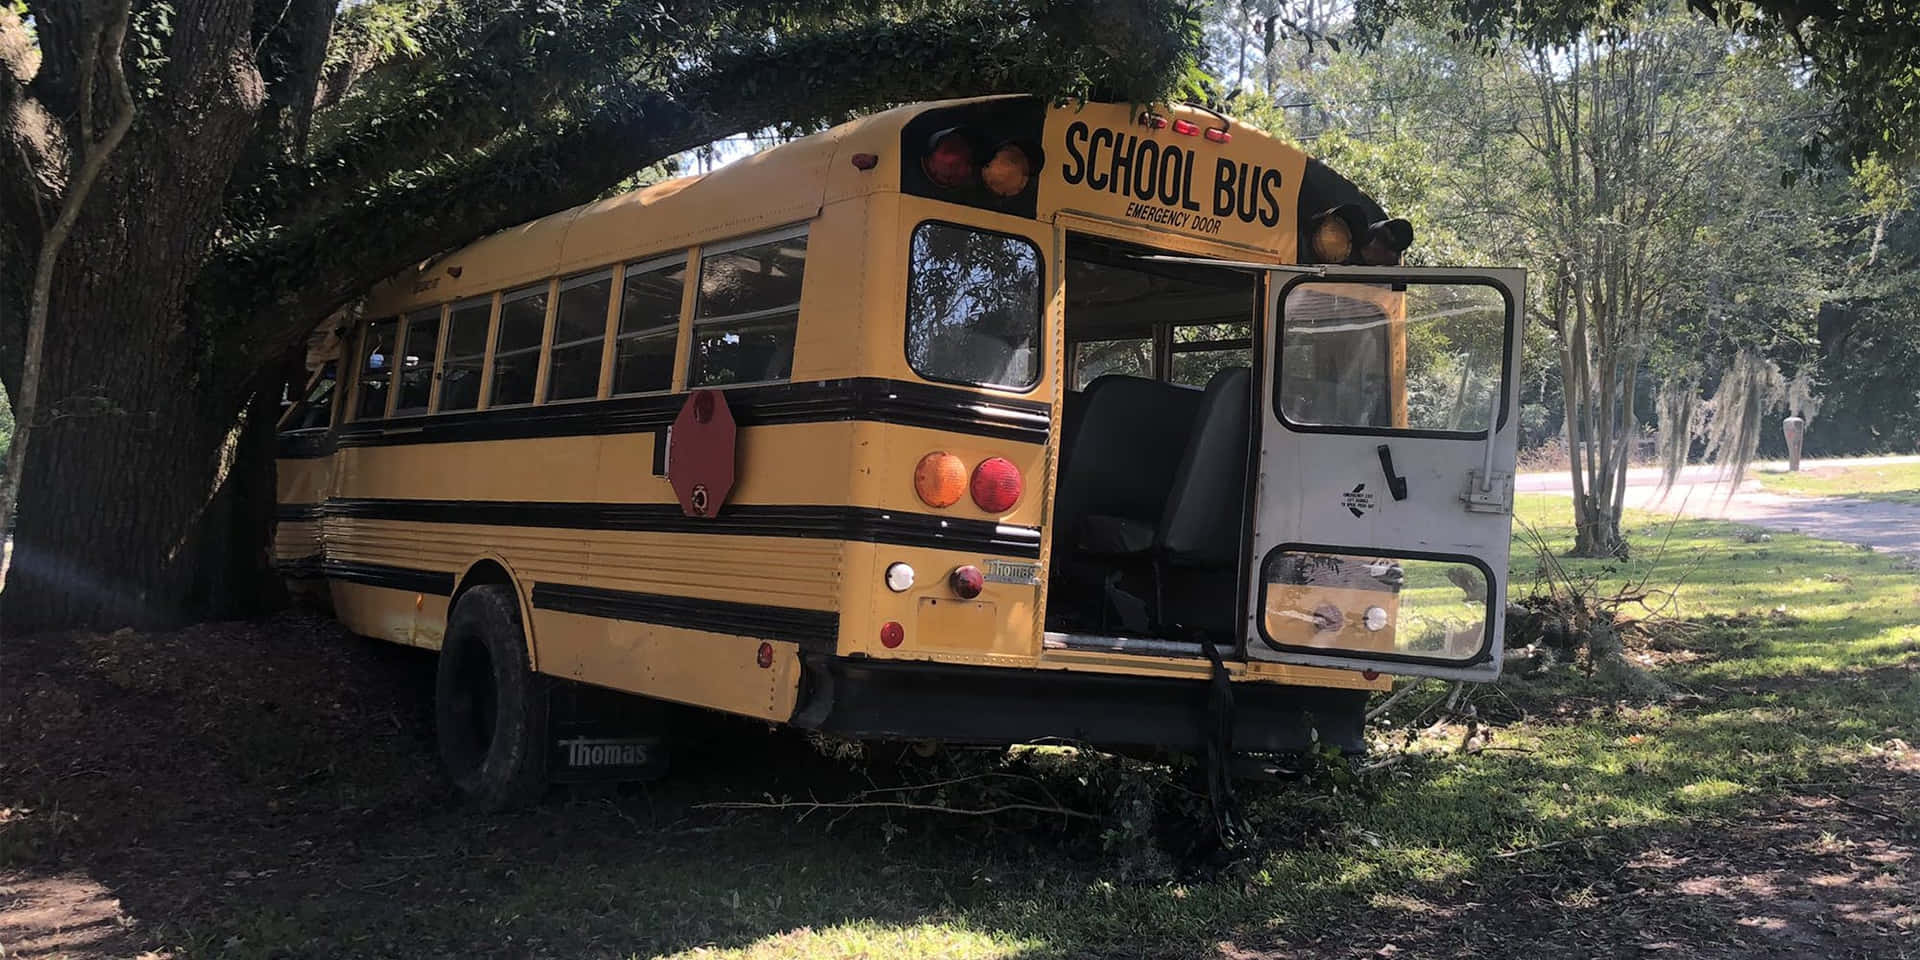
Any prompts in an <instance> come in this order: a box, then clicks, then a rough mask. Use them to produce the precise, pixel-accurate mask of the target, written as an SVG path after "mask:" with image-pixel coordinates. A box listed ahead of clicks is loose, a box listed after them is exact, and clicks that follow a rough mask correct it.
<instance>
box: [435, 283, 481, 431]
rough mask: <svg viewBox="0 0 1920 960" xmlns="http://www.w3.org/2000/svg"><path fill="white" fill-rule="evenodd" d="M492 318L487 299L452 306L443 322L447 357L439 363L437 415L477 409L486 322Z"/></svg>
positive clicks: (476, 299) (479, 298)
mask: <svg viewBox="0 0 1920 960" xmlns="http://www.w3.org/2000/svg"><path fill="white" fill-rule="evenodd" d="M492 315H493V298H492V297H491V296H486V297H475V298H473V299H472V300H465V301H462V302H460V303H456V304H454V305H453V313H452V314H450V315H449V317H448V320H447V357H446V359H445V360H443V361H441V363H440V406H439V407H438V408H437V409H439V410H440V411H441V412H446V411H449V410H472V409H473V408H474V407H477V406H479V405H480V374H481V371H482V370H483V369H484V368H485V366H486V359H487V321H488V320H489V319H490V318H491V317H492Z"/></svg>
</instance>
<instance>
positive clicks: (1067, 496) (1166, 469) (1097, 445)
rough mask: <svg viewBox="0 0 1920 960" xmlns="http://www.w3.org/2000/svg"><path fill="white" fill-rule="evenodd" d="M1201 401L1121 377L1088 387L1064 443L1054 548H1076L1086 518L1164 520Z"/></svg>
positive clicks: (1190, 393)
mask: <svg viewBox="0 0 1920 960" xmlns="http://www.w3.org/2000/svg"><path fill="white" fill-rule="evenodd" d="M1201 397H1202V394H1201V391H1199V390H1195V389H1193V388H1192V387H1183V386H1180V385H1178V384H1169V383H1161V382H1159V381H1157V380H1147V379H1144V378H1141V377H1128V376H1122V375H1119V374H1109V375H1107V376H1104V377H1099V378H1097V379H1095V380H1094V381H1093V382H1092V383H1090V384H1088V385H1087V389H1086V390H1085V391H1083V393H1082V396H1081V397H1080V400H1079V403H1078V406H1079V408H1080V409H1079V411H1078V416H1077V417H1073V418H1070V419H1069V427H1070V430H1069V432H1068V433H1067V434H1065V436H1064V437H1063V440H1064V442H1063V444H1062V447H1063V452H1062V455H1061V459H1060V462H1061V472H1060V489H1059V492H1058V494H1057V495H1056V497H1055V500H1054V510H1053V532H1054V541H1053V542H1054V544H1055V545H1056V549H1058V548H1060V547H1066V548H1068V549H1071V548H1072V546H1073V545H1075V544H1076V543H1077V542H1078V541H1077V540H1076V539H1075V538H1074V537H1075V534H1076V532H1077V531H1078V530H1079V527H1080V523H1081V520H1082V518H1084V517H1086V516H1087V515H1088V514H1102V515H1106V516H1112V517H1120V518H1124V519H1130V520H1138V521H1140V522H1141V523H1144V524H1146V525H1148V526H1152V525H1153V524H1155V523H1157V522H1158V521H1159V519H1160V516H1161V513H1162V511H1164V510H1165V509H1166V504H1167V493H1168V491H1169V490H1171V489H1172V488H1173V479H1174V471H1175V469H1176V468H1177V467H1178V466H1179V463H1180V451H1181V450H1183V449H1185V448H1186V446H1187V435H1188V433H1190V432H1191V431H1192V429H1193V420H1194V416H1195V415H1196V414H1197V413H1198V412H1199V410H1200V401H1201ZM1068 404H1069V406H1073V405H1074V404H1073V401H1071V400H1069V401H1068Z"/></svg>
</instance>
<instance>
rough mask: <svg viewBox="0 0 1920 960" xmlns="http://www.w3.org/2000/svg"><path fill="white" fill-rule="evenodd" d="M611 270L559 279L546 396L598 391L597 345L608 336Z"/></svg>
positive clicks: (568, 397) (577, 395)
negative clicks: (558, 298)
mask: <svg viewBox="0 0 1920 960" xmlns="http://www.w3.org/2000/svg"><path fill="white" fill-rule="evenodd" d="M612 297H613V271H611V270H602V271H600V272H598V273H589V274H587V275H585V276H580V277H573V278H571V279H567V280H562V281H560V301H559V302H558V303H557V304H555V306H554V315H553V349H552V350H550V351H548V354H547V400H548V402H552V401H555V400H584V399H586V398H588V397H593V396H597V395H598V394H599V393H600V347H601V344H603V343H605V342H606V339H607V303H608V301H609V300H611V299H612Z"/></svg>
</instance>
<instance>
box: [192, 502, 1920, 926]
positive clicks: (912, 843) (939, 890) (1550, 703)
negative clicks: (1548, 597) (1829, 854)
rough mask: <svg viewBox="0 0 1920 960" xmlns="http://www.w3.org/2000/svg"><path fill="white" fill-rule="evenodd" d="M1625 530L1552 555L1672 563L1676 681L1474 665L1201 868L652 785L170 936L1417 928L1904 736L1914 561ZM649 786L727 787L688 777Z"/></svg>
mask: <svg viewBox="0 0 1920 960" xmlns="http://www.w3.org/2000/svg"><path fill="white" fill-rule="evenodd" d="M1568 505H1569V504H1568V500H1567V499H1566V498H1564V497H1553V496H1531V497H1522V498H1521V502H1520V504H1519V517H1520V519H1521V520H1522V521H1524V522H1525V523H1527V524H1529V525H1531V526H1532V527H1534V528H1535V529H1537V530H1538V531H1539V533H1540V534H1541V536H1543V537H1544V538H1545V539H1546V541H1547V542H1548V544H1549V545H1550V546H1551V547H1552V548H1553V549H1554V550H1555V551H1557V552H1564V550H1566V549H1567V548H1568V547H1570V545H1571V540H1572V530H1571V527H1570V525H1569V522H1568V517H1567V516H1566V511H1567V509H1568ZM1627 528H1628V530H1629V536H1630V538H1631V541H1632V543H1633V545H1634V554H1633V558H1632V559H1631V560H1627V561H1621V562H1614V561H1566V563H1567V566H1568V567H1569V568H1570V569H1572V570H1573V571H1575V572H1576V573H1578V574H1581V575H1592V576H1596V577H1599V578H1601V580H1602V581H1603V582H1605V583H1610V584H1625V583H1634V582H1639V581H1641V580H1645V582H1646V583H1648V584H1649V585H1651V586H1656V587H1658V586H1671V585H1673V584H1675V583H1679V584H1680V586H1679V589H1678V592H1677V596H1676V597H1674V598H1673V599H1672V602H1671V604H1670V605H1669V606H1668V608H1667V612H1668V613H1669V614H1671V615H1673V616H1676V617H1679V618H1681V619H1682V620H1683V621H1684V622H1685V626H1684V627H1683V628H1682V633H1681V634H1680V635H1679V639H1680V642H1681V644H1682V645H1683V646H1684V647H1685V651H1684V653H1685V656H1675V657H1673V658H1672V659H1671V660H1669V661H1665V662H1663V663H1661V664H1660V665H1657V666H1656V667H1654V668H1653V669H1654V672H1656V673H1657V675H1658V676H1660V678H1661V679H1663V680H1665V681H1666V682H1668V683H1669V684H1672V685H1673V686H1674V687H1675V688H1676V689H1678V690H1681V691H1683V692H1685V693H1686V694H1687V696H1686V697H1685V698H1684V699H1682V700H1679V701H1675V702H1662V703H1654V704H1643V705H1631V704H1627V705H1622V704H1617V703H1614V702H1612V701H1611V700H1609V699H1607V698H1604V697H1600V696H1597V695H1596V691H1595V690H1594V689H1592V688H1591V687H1590V686H1589V684H1590V681H1585V680H1584V679H1582V678H1580V677H1578V676H1574V677H1571V678H1569V679H1567V680H1565V681H1564V682H1562V683H1561V684H1560V685H1559V686H1552V687H1548V688H1545V689H1543V688H1541V687H1540V686H1538V685H1537V684H1536V685H1532V686H1529V685H1524V684H1503V685H1502V686H1500V687H1482V688H1478V689H1477V690H1475V691H1474V693H1473V697H1474V702H1475V703H1477V704H1479V705H1480V706H1481V707H1482V709H1483V710H1485V711H1486V712H1487V713H1489V714H1493V713H1496V712H1499V711H1511V710H1512V709H1513V707H1514V706H1515V705H1524V706H1526V707H1527V708H1528V709H1527V715H1526V717H1525V719H1522V720H1519V721H1517V722H1511V723H1507V724H1505V725H1503V726H1502V727H1501V728H1500V729H1499V730H1498V735H1497V742H1496V743H1497V746H1498V747H1499V748H1500V749H1498V750H1497V751H1495V750H1489V751H1487V752H1483V753H1479V754H1475V755H1460V754H1458V753H1456V752H1455V751H1454V750H1453V747H1454V746H1456V745H1457V744H1458V743H1459V741H1460V739H1461V731H1460V730H1458V729H1457V728H1448V729H1445V730H1442V731H1440V732H1437V733H1433V734H1431V735H1430V736H1426V737H1423V738H1422V739H1420V740H1419V741H1418V743H1419V746H1420V747H1421V749H1423V750H1425V751H1427V753H1426V754H1425V756H1424V758H1422V759H1417V760H1410V761H1407V762H1404V763H1402V764H1400V765H1397V766H1395V767H1393V768H1391V769H1389V770H1388V771H1386V772H1385V773H1384V774H1381V775H1379V776H1377V777H1376V778H1372V779H1370V780H1369V782H1368V783H1366V784H1364V785H1362V786H1363V789H1358V790H1356V789H1353V788H1352V785H1351V784H1344V785H1342V786H1340V787H1338V788H1335V789H1328V788H1326V787H1324V786H1314V787H1300V786H1291V787H1264V788H1258V789H1255V788H1248V789H1247V791H1246V794H1247V798H1248V801H1249V809H1250V812H1251V814H1252V816H1253V818H1254V819H1255V821H1256V822H1257V823H1258V824H1259V825H1260V828H1261V829H1262V831H1263V834H1264V835H1265V836H1266V837H1267V838H1268V839H1269V840H1272V841H1275V842H1274V843H1273V844H1272V846H1271V847H1270V848H1269V849H1268V852H1266V853H1264V854H1261V855H1260V856H1258V857H1257V859H1256V860H1254V861H1253V862H1252V863H1249V864H1246V865H1245V867H1244V869H1237V870H1235V871H1231V872H1229V873H1227V874H1226V875H1224V876H1223V877H1222V878H1220V879H1215V880H1199V881H1191V882H1181V881H1177V880H1173V879H1166V878H1164V877H1158V878H1155V877H1152V876H1150V875H1149V876H1147V877H1144V878H1143V877H1142V876H1141V875H1138V874H1134V875H1129V874H1128V872H1127V869H1126V867H1125V865H1126V864H1128V863H1131V862H1132V861H1131V860H1130V859H1129V858H1127V857H1125V856H1122V854H1124V853H1126V852H1127V846H1128V844H1132V843H1137V842H1138V841H1128V840H1118V841H1116V842H1115V846H1114V847H1113V848H1112V849H1109V850H1108V851H1107V852H1106V853H1104V854H1101V853H1098V852H1097V851H1096V852H1091V853H1090V852H1089V851H1088V850H1087V849H1086V846H1087V845H1086V844H1084V843H1082V844H1078V845H1074V844H1067V843H1063V842H1061V841H1059V840H1057V839H1053V838H1050V837H1045V836H1040V837H1035V836H1031V835H1027V834H1022V833H1017V832H1010V831H1004V830H1001V831H996V830H994V829H993V828H992V827H991V826H986V825H982V824H981V823H979V822H976V821H962V820H957V819H955V818H943V817H938V816H926V815H915V814H906V815H900V814H888V815H878V814H872V815H869V814H863V815H857V816H853V817H849V818H846V819H844V820H841V821H835V820H833V819H832V814H830V813H819V814H815V815H813V816H810V817H808V818H806V819H796V818H795V817H794V816H793V815H791V814H787V813H769V814H749V815H740V816H735V817H729V818H727V819H724V820H722V821H720V825H719V826H714V825H713V820H712V819H711V818H706V819H703V818H702V816H701V815H692V816H687V817H685V818H680V817H679V815H670V816H667V817H664V818H662V817H658V816H657V815H656V814H655V813H654V812H653V809H652V803H653V800H652V798H653V797H654V796H657V795H655V794H650V795H649V798H648V799H645V800H638V799H633V798H627V799H623V800H620V801H617V802H605V801H602V802H592V803H581V802H575V803H570V804H569V803H558V802H556V803H550V804H549V805H548V806H546V807H544V808H542V809H541V810H539V811H535V812H534V813H531V814H526V815H523V816H522V817H520V818H510V819H506V820H498V819H496V820H494V821H491V822H489V821H485V820H482V821H479V822H477V823H476V822H474V821H472V820H470V819H463V818H461V817H459V816H457V815H454V814H447V815H445V816H444V817H443V818H438V819H432V820H428V821H425V822H421V823H419V824H414V825H408V826H404V827H395V828H393V829H392V830H391V832H389V833H387V834H385V835H384V836H382V837H381V838H380V839H378V840H369V841H368V843H367V846H366V848H365V851H364V854H362V855H361V856H363V858H364V859H363V860H362V862H363V863H364V864H365V871H364V873H362V874H357V875H355V876H354V877H353V879H352V888H351V889H349V888H348V887H347V886H346V885H345V884H335V883H321V884H319V885H318V888H317V889H315V890H313V892H312V894H311V895H307V896H302V897H298V898H289V897H280V898H275V899H271V900H267V901H261V900H256V899H251V898H249V896H248V895H247V894H246V892H245V891H244V890H242V891H239V892H233V891H229V892H228V893H227V894H225V895H224V896H226V897H227V898H228V902H229V903H230V905H231V909H230V910H228V911H227V912H225V913H223V914H222V915H221V916H220V919H219V920H218V921H216V922H211V923H209V922H206V921H196V922H194V923H191V924H189V925H188V926H186V927H183V928H179V929H175V930H173V931H171V939H172V940H173V942H174V943H175V945H177V946H179V947H181V948H182V951H183V952H184V953H185V954H186V955H188V956H224V955H247V956H258V955H268V954H274V953H278V952H281V951H287V952H288V953H289V954H290V955H301V956H305V955H318V954H321V953H328V954H333V955H340V954H350V955H368V954H380V955H388V954H405V953H414V954H422V955H424V954H431V953H440V952H445V953H449V954H452V953H466V952H471V951H472V950H474V949H476V945H477V944H481V943H486V944H492V945H493V949H494V950H495V951H496V952H499V953H501V954H502V955H508V954H513V955H522V954H524V955H555V954H557V955H575V954H593V955H609V954H612V955H631V956H672V957H685V958H692V957H699V958H739V960H761V958H775V957H782V958H784V957H799V958H840V957H924V958H949V957H960V958H1023V960H1024V958H1042V957H1079V956H1086V955H1125V956H1140V955H1154V956H1157V955H1171V956H1191V955H1198V954H1201V953H1211V951H1212V946H1211V945H1212V944H1214V943H1215V942H1217V941H1220V940H1223V939H1245V940H1250V941H1255V942H1259V941H1262V940H1265V939H1268V938H1272V937H1282V938H1291V939H1299V938H1311V937H1313V936H1317V935H1318V934H1319V932H1321V931H1325V930H1328V929H1330V928H1334V927H1336V926H1337V925H1338V924H1340V923H1341V922H1343V921H1345V920H1348V919H1351V918H1352V917H1353V916H1354V915H1355V913H1356V911H1359V910H1363V909H1367V908H1369V907H1376V908H1381V909H1383V910H1387V911H1397V913H1396V914H1395V915H1397V916H1401V917H1402V921H1401V922H1406V923H1417V922H1418V917H1417V916H1413V915H1411V914H1408V913H1407V911H1409V910H1415V909H1418V908H1419V904H1420V902H1422V901H1432V900H1438V899H1444V898H1448V897H1453V898H1460V897H1465V898H1468V899H1472V898H1473V897H1474V896H1475V894H1474V891H1475V890H1477V889H1480V888H1481V887H1484V886H1486V885H1487V883H1488V882H1489V881H1491V880H1497V879H1498V878H1501V877H1511V876H1513V875H1514V874H1515V873H1516V872H1518V871H1528V870H1539V869H1549V870H1550V869H1551V867H1550V866H1548V865H1546V864H1543V863H1542V862H1541V861H1542V860H1543V859H1544V858H1552V857H1558V856H1563V855H1566V854H1568V853H1569V852H1570V851H1572V852H1577V851H1579V850H1581V849H1582V848H1589V852H1590V853H1593V854H1595V855H1596V856H1598V857H1601V858H1603V859H1604V858H1605V857H1609V856H1611V857H1614V858H1617V859H1624V858H1626V857H1628V856H1630V855H1631V853H1632V851H1634V850H1637V849H1640V848H1642V847H1644V846H1645V845H1646V844H1649V843H1652V842H1656V841H1657V839H1658V838H1659V837H1661V836H1672V835H1676V834H1683V833H1686V832H1689V831H1695V830H1700V829H1708V828H1711V826H1712V825H1713V824H1715V823H1718V822H1725V821H1726V820H1729V819H1733V818H1739V817H1741V816H1742V815H1743V812H1745V811H1750V810H1753V809H1754V808H1756V806H1757V805H1759V804H1761V803H1763V802H1764V801H1766V800H1767V799H1768V798H1769V797H1772V796H1775V795H1778V794H1780V793H1781V792H1783V791H1784V790H1787V789H1790V785H1792V784H1796V783H1804V782H1810V781H1821V782H1844V781H1846V780H1848V779H1849V777H1850V776H1851V774H1852V772H1853V771H1855V770H1856V769H1857V765H1858V764H1860V763H1862V762H1863V760H1864V758H1865V757H1866V756H1867V754H1868V752H1869V751H1870V750H1871V749H1872V748H1874V747H1875V746H1876V745H1880V744H1883V743H1885V742H1886V741H1887V740H1889V739H1891V738H1894V737H1901V738H1904V739H1906V740H1908V741H1920V672H1916V670H1915V667H1916V665H1917V664H1920V579H1917V578H1916V575H1915V574H1914V573H1912V572H1903V571H1901V570H1899V569H1896V567H1895V563H1896V561H1895V560H1894V559H1893V558H1890V557H1887V556H1884V555H1880V554H1875V553H1871V552H1867V551H1863V550H1860V549H1857V548H1854V547H1851V546H1847V545H1844V544H1836V543H1831V542H1826V541H1820V540H1815V539H1811V538H1807V537H1803V536H1796V535H1791V534H1776V535H1774V537H1773V539H1772V540H1771V541H1770V542H1768V543H1758V544H1749V543H1745V542H1743V541H1742V540H1741V539H1740V537H1739V534H1740V532H1741V530H1742V528H1740V527H1737V526H1735V525H1731V524H1726V523H1720V522H1714V521H1704V520H1685V521H1681V522H1678V523H1669V521H1667V520H1666V519H1665V518H1662V517H1659V516H1656V515H1653V514H1644V513H1635V514H1633V515H1631V516H1630V517H1628V519H1627ZM1663 542H1664V546H1662V544H1663ZM1514 570H1515V573H1514V578H1513V581H1514V584H1515V588H1514V589H1515V591H1516V592H1517V593H1518V592H1524V591H1525V589H1526V586H1527V584H1528V583H1529V582H1530V580H1531V579H1532V578H1533V576H1534V570H1535V563H1534V561H1533V560H1532V558H1531V551H1530V550H1528V549H1527V548H1526V547H1524V546H1522V545H1521V544H1520V543H1519V542H1518V541H1516V545H1515V549H1514ZM1433 589H1435V590H1439V589H1441V588H1440V587H1438V586H1435V587H1434V588H1433ZM1663 599H1664V598H1663V597H1660V596H1655V597H1653V598H1651V599H1650V602H1651V603H1654V604H1656V605H1658V604H1659V603H1661V602H1662V601H1663ZM1445 691H1446V687H1445V685H1444V684H1441V683H1439V682H1430V683H1428V684H1427V688H1426V689H1423V690H1416V691H1414V692H1413V693H1412V694H1411V695H1409V696H1408V697H1407V698H1406V700H1404V701H1403V702H1402V705H1401V707H1400V713H1399V715H1400V716H1401V718H1402V720H1403V721H1407V720H1412V719H1415V718H1416V717H1417V716H1418V715H1419V714H1421V713H1422V712H1424V711H1426V710H1427V709H1428V708H1429V707H1431V706H1433V705H1434V704H1436V703H1437V701H1438V700H1439V699H1440V698H1441V697H1443V696H1444V694H1445ZM821 762H823V763H824V762H825V761H821ZM751 782H752V783H754V784H756V786H753V787H750V788H749V791H751V790H758V789H780V788H778V787H760V786H757V784H759V783H761V782H763V781H761V780H757V779H756V780H753V781H751ZM1333 782H1336V783H1338V782H1340V781H1339V779H1338V778H1334V781H1333ZM662 789H665V790H667V791H669V792H671V791H673V790H683V791H684V790H687V789H693V790H701V791H705V792H706V793H707V794H708V796H706V797H704V799H717V798H720V797H721V796H728V795H731V796H735V797H737V796H739V795H738V794H728V792H727V788H724V787H716V786H713V785H712V784H711V783H709V784H706V785H699V784H695V785H693V786H691V787H665V788H662ZM746 798H747V799H752V798H753V794H752V793H751V792H749V793H748V794H747V796H746ZM1096 846H1097V845H1096ZM1503 855H1504V856H1503ZM1469 885H1473V886H1469ZM336 886H338V887H339V889H336ZM1569 895H1570V896H1571V895H1573V894H1569ZM419 904H428V905H430V907H429V908H426V909H413V906H417V905H419ZM1410 904H1411V906H1409V905H1410ZM1676 909H1680V908H1678V907H1676Z"/></svg>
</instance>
